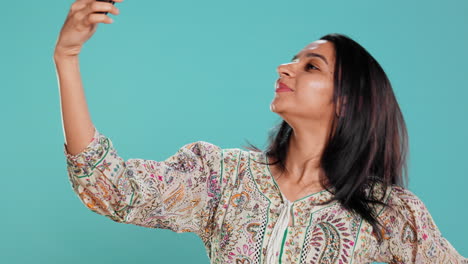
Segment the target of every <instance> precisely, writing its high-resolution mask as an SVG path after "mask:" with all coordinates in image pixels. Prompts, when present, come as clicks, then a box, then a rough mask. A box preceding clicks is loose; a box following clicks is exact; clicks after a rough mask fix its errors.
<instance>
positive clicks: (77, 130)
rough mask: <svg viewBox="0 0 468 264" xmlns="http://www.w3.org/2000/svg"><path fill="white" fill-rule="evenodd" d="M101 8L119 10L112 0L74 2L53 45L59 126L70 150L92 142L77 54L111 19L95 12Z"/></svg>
mask: <svg viewBox="0 0 468 264" xmlns="http://www.w3.org/2000/svg"><path fill="white" fill-rule="evenodd" d="M122 1H123V0H115V2H122ZM101 11H108V12H110V13H112V14H114V15H117V14H119V11H118V9H117V8H116V7H115V6H114V5H112V4H111V3H105V2H97V1H95V0H77V1H76V2H74V3H73V4H72V5H71V8H70V12H69V13H68V15H67V18H66V20H65V23H64V25H63V27H62V29H61V31H60V34H59V37H58V39H57V42H56V45H55V50H54V57H53V59H54V63H55V68H56V74H57V79H58V83H59V94H60V108H61V114H62V127H63V129H64V131H63V133H64V136H65V144H66V148H67V150H68V151H69V153H70V154H77V153H79V152H81V151H82V150H83V149H84V148H85V147H86V146H87V145H88V144H89V143H90V142H91V139H92V138H93V134H94V125H93V123H92V122H91V117H90V115H89V111H88V106H87V104H86V98H85V93H84V89H83V84H82V81H81V76H80V68H79V60H78V55H79V53H80V51H81V48H82V46H83V44H84V43H85V42H86V41H87V40H88V39H89V38H90V37H91V36H92V35H93V34H94V32H95V31H96V29H97V25H98V23H107V24H109V23H111V18H110V17H108V16H107V15H105V14H98V13H96V12H101Z"/></svg>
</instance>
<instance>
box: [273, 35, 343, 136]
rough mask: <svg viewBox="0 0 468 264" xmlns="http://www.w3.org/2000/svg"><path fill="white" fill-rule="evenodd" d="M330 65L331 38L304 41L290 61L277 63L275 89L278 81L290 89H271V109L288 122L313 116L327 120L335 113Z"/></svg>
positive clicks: (278, 84)
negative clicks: (272, 95) (273, 90)
mask: <svg viewBox="0 0 468 264" xmlns="http://www.w3.org/2000/svg"><path fill="white" fill-rule="evenodd" d="M334 67H335V50H334V46H333V43H332V42H330V41H326V40H317V41H314V42H312V43H310V44H308V45H307V46H306V47H304V48H303V49H302V50H301V51H299V53H297V55H296V56H295V58H293V60H292V62H290V63H285V64H281V65H279V66H278V68H277V70H278V73H279V75H280V78H279V79H278V81H277V82H276V87H275V89H277V88H279V87H281V85H280V83H282V84H284V85H286V86H287V87H289V88H290V89H292V91H286V92H281V91H275V97H274V99H273V101H272V102H271V105H270V109H271V111H273V112H275V113H277V114H278V115H280V116H281V117H283V119H285V120H286V121H287V122H288V123H289V124H290V125H292V126H293V124H294V123H295V122H294V121H304V120H315V121H317V122H320V123H322V124H323V122H328V121H330V118H331V117H332V116H333V114H335V107H334V105H333V101H332V98H333V72H334ZM291 123H292V124H291ZM300 123H302V122H300ZM293 128H294V126H293Z"/></svg>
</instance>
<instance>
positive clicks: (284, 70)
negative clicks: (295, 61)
mask: <svg viewBox="0 0 468 264" xmlns="http://www.w3.org/2000/svg"><path fill="white" fill-rule="evenodd" d="M276 71H278V74H279V75H280V77H282V76H288V77H293V76H294V71H293V69H292V62H291V63H284V64H281V65H279V66H278V68H277V69H276Z"/></svg>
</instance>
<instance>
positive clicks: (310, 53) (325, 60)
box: [291, 52, 328, 65]
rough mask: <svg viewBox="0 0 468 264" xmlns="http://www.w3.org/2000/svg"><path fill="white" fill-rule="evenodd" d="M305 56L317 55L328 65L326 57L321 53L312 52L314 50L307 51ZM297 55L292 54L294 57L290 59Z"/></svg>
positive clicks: (295, 57)
mask: <svg viewBox="0 0 468 264" xmlns="http://www.w3.org/2000/svg"><path fill="white" fill-rule="evenodd" d="M305 56H306V57H318V58H320V59H322V60H323V61H324V62H325V63H326V64H327V65H328V61H327V58H325V57H324V56H323V55H321V54H318V53H314V52H309V53H307V54H306V55H305ZM297 57H298V55H297V54H296V55H294V57H293V58H292V60H291V61H293V60H295V59H297Z"/></svg>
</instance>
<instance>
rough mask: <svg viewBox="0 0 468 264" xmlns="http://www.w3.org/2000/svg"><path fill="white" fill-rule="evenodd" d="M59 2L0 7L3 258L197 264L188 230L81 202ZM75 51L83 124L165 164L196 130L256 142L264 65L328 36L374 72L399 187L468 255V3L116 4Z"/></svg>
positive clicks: (265, 85) (269, 72)
mask: <svg viewBox="0 0 468 264" xmlns="http://www.w3.org/2000/svg"><path fill="white" fill-rule="evenodd" d="M71 4H72V1H27V2H25V1H7V2H4V3H3V4H2V9H3V11H4V12H2V16H0V29H1V32H2V41H1V42H0V58H1V63H0V72H1V77H2V78H1V82H2V83H3V84H2V88H1V91H2V93H1V94H2V104H0V110H1V115H0V118H1V120H0V121H1V124H2V129H1V130H0V131H1V132H0V133H1V134H0V135H1V137H2V139H3V141H2V142H3V143H2V151H1V159H0V160H1V169H2V191H1V192H0V198H1V200H2V201H3V203H2V216H1V218H0V223H1V225H0V226H1V227H0V228H1V235H0V262H1V263H70V264H74V263H87V264H98V263H99V264H105V263H114V264H118V263H209V260H208V257H207V255H206V253H205V249H204V247H203V244H202V242H201V240H199V239H198V237H196V236H195V235H194V234H191V233H185V234H177V233H174V232H172V231H169V230H161V229H148V228H143V227H138V226H132V225H126V224H118V223H116V222H112V221H111V220H109V219H107V218H105V217H103V216H100V215H98V214H95V213H93V212H91V211H89V210H88V209H86V208H85V207H84V205H83V204H82V203H81V202H80V201H79V200H78V197H77V196H76V195H75V194H74V193H73V191H72V189H71V185H70V183H69V181H68V178H67V172H66V167H65V165H66V164H65V157H64V155H63V142H64V135H63V130H62V123H61V114H60V102H59V93H58V83H57V76H56V72H55V66H54V63H53V59H52V55H53V49H54V45H55V41H56V39H57V36H58V33H59V31H60V28H61V26H62V24H63V22H64V20H65V17H66V15H67V13H68V11H69V8H70V6H71ZM116 6H117V7H118V8H119V9H120V11H121V13H120V15H117V16H114V15H112V14H109V15H110V16H111V17H113V18H114V19H115V22H114V23H113V24H100V25H99V26H98V30H97V32H96V33H95V35H94V36H93V37H92V38H91V39H90V40H89V41H88V42H87V43H86V44H85V46H84V48H83V50H82V53H81V55H80V66H81V73H82V79H83V83H84V87H85V92H86V96H87V100H88V101H87V102H88V106H89V108H90V113H91V115H92V119H93V122H94V124H95V125H96V127H97V128H98V129H99V130H100V131H101V132H102V133H103V134H105V135H107V136H108V137H110V138H111V139H112V141H113V142H114V144H115V146H116V148H117V149H118V151H119V153H120V155H121V156H122V157H124V158H125V159H128V158H145V159H154V160H163V159H165V158H166V157H168V156H169V155H171V154H173V153H175V152H176V151H177V149H178V148H179V147H181V146H182V145H184V144H186V143H188V142H192V141H197V140H204V141H208V142H211V143H214V144H217V145H219V146H221V147H223V148H228V147H229V148H230V147H242V146H243V145H245V143H246V141H245V140H249V141H250V142H252V143H254V144H256V145H258V146H260V147H265V146H266V139H267V133H268V130H269V129H270V128H271V127H272V126H273V125H274V124H276V123H277V122H278V121H279V117H278V116H277V115H276V114H274V113H272V112H270V110H269V103H270V102H271V100H272V99H273V96H274V92H273V83H274V81H275V80H276V78H277V77H278V74H277V72H276V67H277V66H278V65H279V64H281V63H285V62H288V61H289V60H290V59H291V57H292V56H293V55H294V54H295V53H296V52H298V51H299V50H300V49H302V48H303V47H304V46H305V45H307V44H308V43H310V42H312V41H314V40H316V39H318V38H320V37H321V36H322V35H324V34H327V33H331V32H339V33H344V34H347V35H349V36H350V37H352V38H354V39H355V40H356V41H358V42H359V43H360V44H361V45H363V46H364V47H365V48H366V49H367V50H368V51H369V52H370V53H371V54H372V55H373V56H374V57H375V58H376V59H377V60H378V61H379V63H380V64H381V65H382V66H383V68H384V70H385V71H386V72H387V74H388V76H389V78H390V80H391V82H392V84H393V87H394V91H395V93H396V95H397V98H398V101H399V104H400V106H401V109H402V111H403V114H404V116H405V119H406V122H407V126H408V132H409V139H410V160H409V172H410V186H409V187H410V190H412V191H413V192H414V193H415V194H416V195H418V197H420V198H421V199H422V200H423V201H424V202H425V204H426V206H427V207H428V209H429V210H430V212H431V214H432V216H433V218H434V220H435V222H436V224H437V225H438V227H439V229H440V230H441V232H442V234H443V235H444V236H445V237H446V238H447V239H448V240H449V241H450V242H451V243H452V245H453V246H454V247H455V248H456V249H457V250H458V252H459V253H461V254H462V255H464V256H465V257H467V256H468V243H467V239H466V237H467V235H468V230H467V225H466V222H467V220H466V219H467V217H468V212H467V210H466V209H467V204H468V195H467V190H466V186H467V185H468V167H467V164H468V163H467V162H466V157H467V154H466V150H467V148H468V140H467V135H468V124H467V120H468V118H467V114H468V106H467V105H468V104H467V102H466V100H467V97H468V86H467V85H468V71H467V70H468V67H467V64H466V63H467V61H468V51H467V47H468V16H467V14H468V1H466V0H458V1H456V0H444V1H428V0H425V1H403V0H399V1H376V0H367V1H344V0H343V1H337V0H336V1H335V0H334V1H313V0H308V1H277V0H274V1H272V0H269V1H246V0H238V1H227V2H224V1H213V0H209V1H150V0H140V1H135V0H125V1H124V2H123V3H116Z"/></svg>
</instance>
